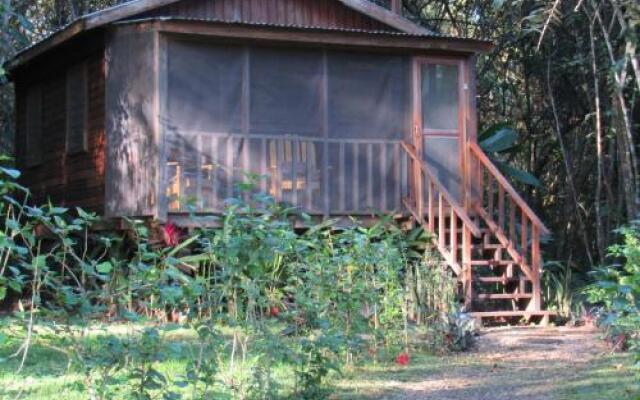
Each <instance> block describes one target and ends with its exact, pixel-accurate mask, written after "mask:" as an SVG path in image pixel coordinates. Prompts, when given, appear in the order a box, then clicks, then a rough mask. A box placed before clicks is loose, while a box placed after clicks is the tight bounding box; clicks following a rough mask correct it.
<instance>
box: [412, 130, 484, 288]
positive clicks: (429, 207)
mask: <svg viewBox="0 0 640 400" xmlns="http://www.w3.org/2000/svg"><path fill="white" fill-rule="evenodd" d="M402 147H403V149H404V150H405V152H406V153H407V155H408V162H409V171H410V173H411V175H412V179H411V181H410V186H411V196H410V199H404V204H405V207H407V209H408V210H409V212H411V214H412V215H413V217H414V219H415V220H416V221H417V222H418V223H420V224H421V225H422V226H423V227H424V229H425V230H426V231H427V232H429V233H430V234H432V235H433V237H432V240H433V243H434V245H435V246H436V247H437V248H438V250H439V251H440V253H441V255H442V256H443V257H444V259H445V261H446V262H447V264H449V266H450V267H451V268H452V269H453V271H454V272H455V273H456V275H461V274H463V273H465V274H466V273H468V271H467V270H469V268H463V267H461V264H462V265H463V266H468V265H469V262H470V260H471V235H473V236H475V237H480V235H481V231H480V228H479V227H478V225H477V224H476V223H475V222H473V220H472V219H471V218H469V215H468V214H467V212H466V211H465V210H464V208H463V207H462V206H461V205H460V204H459V203H458V201H456V200H455V198H454V197H453V196H452V195H451V193H450V192H449V191H448V190H447V189H446V187H445V186H444V185H443V184H442V183H441V182H440V180H439V179H438V177H437V175H436V174H435V173H434V171H433V170H432V169H431V168H430V167H429V165H428V164H427V163H426V162H425V161H424V159H423V158H422V157H420V156H419V155H418V154H417V152H416V149H415V147H414V146H413V145H412V144H410V143H406V142H403V143H402ZM425 183H426V190H425V187H424V186H425V185H424V184H425ZM425 197H426V207H425ZM447 218H448V219H449V221H448V226H447V221H446V219H447ZM436 220H437V226H436ZM447 229H448V232H447ZM460 233H461V234H462V247H461V250H462V252H461V253H462V254H460V251H459V250H460V246H459V243H458V235H459V234H460ZM463 280H464V279H463Z"/></svg>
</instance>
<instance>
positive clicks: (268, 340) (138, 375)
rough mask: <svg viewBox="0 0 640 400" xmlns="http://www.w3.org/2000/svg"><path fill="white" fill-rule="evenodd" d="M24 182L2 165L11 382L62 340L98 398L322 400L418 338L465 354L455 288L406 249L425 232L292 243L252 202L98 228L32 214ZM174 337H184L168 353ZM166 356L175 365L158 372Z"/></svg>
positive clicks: (389, 225)
mask: <svg viewBox="0 0 640 400" xmlns="http://www.w3.org/2000/svg"><path fill="white" fill-rule="evenodd" d="M18 175H19V173H18V172H17V171H15V170H12V169H9V168H4V167H3V168H0V178H1V179H0V195H1V196H2V199H1V200H0V217H1V220H0V242H1V245H0V260H1V261H2V264H1V266H0V300H3V301H4V307H7V306H11V307H13V308H14V310H15V312H14V313H13V317H14V318H7V319H4V320H2V324H4V325H5V327H4V329H0V332H3V334H2V336H1V337H0V349H4V350H3V351H2V354H3V355H4V356H5V357H7V358H8V359H17V360H19V363H18V366H17V371H16V372H17V373H19V372H20V371H21V370H22V369H23V368H24V366H25V363H27V362H28V360H29V357H30V349H31V348H32V345H33V343H35V342H38V341H40V340H41V339H43V338H47V337H56V336H60V337H61V338H63V339H60V340H62V343H60V344H59V345H57V346H56V348H57V349H58V351H59V352H61V353H63V354H64V355H65V356H66V357H67V359H68V361H67V366H66V368H67V369H72V370H74V371H77V373H81V374H82V375H83V380H82V382H83V383H82V387H83V390H84V391H85V393H86V394H87V396H88V397H90V398H94V399H102V398H139V399H149V398H158V397H161V398H167V399H174V398H210V397H211V396H232V397H235V398H277V397H280V396H295V397H297V398H322V397H324V395H325V391H326V390H327V387H326V385H325V383H326V378H327V377H328V376H329V375H330V374H334V373H339V372H340V371H341V370H342V369H344V368H351V367H352V366H354V365H358V364H359V363H362V362H365V361H366V362H371V361H375V362H385V361H389V362H391V361H393V360H396V362H397V363H398V364H401V365H406V364H408V363H409V362H410V356H409V355H410V353H411V352H412V350H413V348H414V345H415V343H417V342H418V341H417V340H416V338H417V337H418V335H419V336H420V338H421V340H420V341H419V343H420V346H421V347H426V348H428V349H431V350H433V351H438V352H441V351H446V349H452V350H454V349H461V348H464V347H465V346H467V345H468V343H467V335H468V332H467V331H466V330H465V326H464V325H463V324H460V323H458V321H457V317H456V299H455V298H454V290H453V289H454V282H453V279H452V278H451V276H450V275H449V274H448V273H447V272H446V271H445V270H444V269H443V268H438V267H437V266H438V265H439V263H438V260H437V259H435V258H433V257H430V256H426V255H425V253H424V252H423V251H421V250H418V249H416V248H415V247H413V246H412V243H411V242H412V241H413V240H418V235H420V234H421V231H420V230H416V231H414V232H413V233H410V234H408V235H407V234H406V233H404V232H403V231H401V230H400V229H399V228H398V227H396V226H395V225H394V223H393V222H392V220H390V219H389V218H381V220H380V222H378V223H377V224H375V225H373V226H371V227H364V226H360V225H358V224H357V222H356V221H353V224H354V226H353V227H351V228H345V229H339V230H338V229H336V228H335V227H333V226H332V221H327V222H324V223H321V224H319V225H314V224H312V223H311V222H310V221H309V225H310V228H309V229H306V230H304V231H303V232H298V231H296V229H295V228H294V221H295V219H296V218H302V219H308V217H306V216H304V215H295V214H294V210H292V209H288V208H285V207H283V206H281V205H279V204H276V203H275V202H274V201H273V199H272V198H270V197H268V196H265V195H261V194H256V195H254V196H253V197H251V199H250V200H248V201H243V200H239V199H237V200H229V205H228V208H227V210H226V211H225V212H224V214H223V215H222V217H221V221H220V223H221V228H220V229H204V228H202V229H195V230H193V231H191V232H183V231H181V230H180V229H179V228H176V227H175V226H173V225H171V224H168V225H166V226H164V227H163V228H160V227H152V226H149V225H147V224H144V223H142V222H140V221H135V220H130V221H127V224H128V226H127V227H126V229H125V230H124V231H123V232H117V231H114V232H105V231H98V230H96V228H97V227H96V226H95V224H96V222H97V221H98V220H97V218H96V217H95V216H93V215H91V214H88V213H86V212H84V211H82V210H80V209H77V210H68V209H65V208H60V207H55V206H53V205H45V206H42V207H36V206H30V205H27V204H28V199H29V193H28V191H27V190H26V189H24V188H22V187H20V186H19V185H18V184H16V183H15V178H17V177H18ZM419 242H420V243H425V238H420V240H419ZM105 323H108V324H110V325H112V326H113V325H121V326H123V327H124V332H121V333H116V332H113V329H112V328H109V325H105ZM177 329H181V330H183V331H186V332H188V333H189V334H190V335H191V339H190V340H188V341H186V342H181V344H179V345H178V344H176V343H175V342H173V341H172V340H171V339H170V338H171V333H172V332H174V331H176V330H177ZM96 332H102V333H96ZM3 344H5V345H6V346H8V347H2V345H3ZM7 348H11V349H12V350H11V352H7V351H6V350H7ZM169 358H177V359H180V360H182V362H183V365H184V370H183V371H181V373H179V374H172V375H167V374H165V373H163V372H162V370H161V369H159V368H158V365H159V364H161V363H162V362H163V361H165V360H167V359H169ZM5 361H6V360H5ZM283 368H284V369H285V370H286V371H288V375H287V376H289V377H293V379H292V380H291V379H290V380H289V381H287V382H286V384H283V383H282V381H281V379H280V378H276V376H275V375H274V371H276V370H282V369H283ZM1 394H2V393H1V392H0V395H1Z"/></svg>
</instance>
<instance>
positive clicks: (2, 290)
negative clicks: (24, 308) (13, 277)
mask: <svg viewBox="0 0 640 400" xmlns="http://www.w3.org/2000/svg"><path fill="white" fill-rule="evenodd" d="M6 295H7V288H6V287H5V286H0V300H4V298H5V296H6Z"/></svg>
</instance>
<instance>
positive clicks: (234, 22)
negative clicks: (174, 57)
mask: <svg viewBox="0 0 640 400" xmlns="http://www.w3.org/2000/svg"><path fill="white" fill-rule="evenodd" d="M154 21H176V22H211V23H218V24H227V25H244V26H256V27H264V28H279V29H296V30H310V31H325V32H341V33H361V34H368V35H380V36H395V37H412V38H424V39H450V40H464V41H476V42H479V43H491V41H490V40H483V39H475V38H465V37H460V36H453V35H444V34H439V33H409V32H400V31H391V30H389V31H385V30H367V29H355V28H340V27H326V26H318V25H300V24H276V23H272V22H256V21H241V20H225V19H219V18H193V17H146V18H132V19H128V20H123V21H118V22H114V23H113V24H114V25H126V24H139V23H144V22H154Z"/></svg>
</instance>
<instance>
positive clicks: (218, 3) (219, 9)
mask: <svg viewBox="0 0 640 400" xmlns="http://www.w3.org/2000/svg"><path fill="white" fill-rule="evenodd" d="M145 16H148V17H160V16H163V17H167V16H173V17H183V18H198V19H209V20H218V21H235V22H252V23H268V24H279V25H295V26H307V27H311V26H313V27H322V28H342V29H362V30H376V31H381V30H382V31H395V29H394V28H391V27H389V26H388V25H385V24H383V23H381V22H379V21H377V20H374V19H373V18H370V17H368V16H366V15H363V14H361V13H359V12H357V11H355V10H352V9H350V8H349V7H347V6H345V5H343V4H341V3H339V2H338V1H337V0H182V1H179V2H176V3H173V4H171V5H168V6H165V7H163V8H160V9H157V10H154V11H152V12H149V13H148V14H146V15H145Z"/></svg>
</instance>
